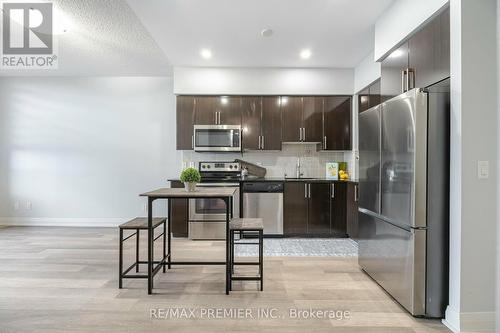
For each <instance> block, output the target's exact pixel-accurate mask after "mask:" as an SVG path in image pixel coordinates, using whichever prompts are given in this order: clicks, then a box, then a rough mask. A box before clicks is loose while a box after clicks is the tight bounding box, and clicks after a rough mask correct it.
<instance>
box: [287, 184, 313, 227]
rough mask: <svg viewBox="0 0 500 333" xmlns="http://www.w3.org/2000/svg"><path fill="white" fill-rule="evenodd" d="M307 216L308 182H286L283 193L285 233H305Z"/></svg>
mask: <svg viewBox="0 0 500 333" xmlns="http://www.w3.org/2000/svg"><path fill="white" fill-rule="evenodd" d="M307 217H308V214H307V183H304V182H286V183H285V190H284V193H283V219H284V221H283V232H284V234H285V235H305V234H306V233H307Z"/></svg>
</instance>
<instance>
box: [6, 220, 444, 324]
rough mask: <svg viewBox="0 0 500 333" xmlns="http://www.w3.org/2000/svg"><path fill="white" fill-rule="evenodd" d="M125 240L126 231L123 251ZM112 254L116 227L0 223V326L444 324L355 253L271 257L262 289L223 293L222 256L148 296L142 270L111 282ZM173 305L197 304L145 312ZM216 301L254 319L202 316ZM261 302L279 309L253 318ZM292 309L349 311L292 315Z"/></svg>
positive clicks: (207, 246)
mask: <svg viewBox="0 0 500 333" xmlns="http://www.w3.org/2000/svg"><path fill="white" fill-rule="evenodd" d="M158 231H159V229H158ZM173 243H174V244H173V255H174V258H175V259H176V260H178V259H191V258H200V257H201V258H203V259H206V260H211V259H223V258H224V243H222V242H200V241H198V242H193V241H188V240H184V239H174V241H173ZM142 245H145V241H143V244H142ZM158 245H159V244H158ZM132 247H133V241H132V242H130V243H129V244H128V246H127V247H126V249H127V250H126V252H128V253H129V255H128V256H127V258H129V260H130V259H131V258H132V252H133V248H132ZM142 248H145V247H144V246H142ZM142 255H143V256H144V255H145V252H144V251H143V253H142ZM117 256H118V230H117V229H108V228H48V227H45V228H44V227H9V228H0V332H1V333H4V332H47V333H48V332H50V333H55V332H287V333H289V332H308V331H309V332H314V333H319V332H342V333H348V332H352V333H354V332H356V333H357V332H360V333H363V332H366V333H368V332H369V333H377V332H380V333H382V332H384V333H385V332H405V333H410V332H415V333H423V332H449V331H448V330H447V329H446V328H445V327H444V326H443V325H442V324H441V323H440V321H437V320H422V319H415V318H413V317H411V316H410V315H408V314H407V313H406V312H405V311H404V310H403V309H402V308H401V307H400V306H399V305H398V304H397V303H396V302H394V301H393V300H392V299H391V298H390V297H389V296H388V295H387V294H386V293H385V292H384V291H383V290H382V289H381V288H380V287H379V286H378V285H377V284H375V282H373V281H372V280H371V279H370V278H369V277H368V276H367V275H365V274H364V273H363V272H362V271H361V270H360V269H359V268H358V266H357V263H356V259H355V258H354V259H353V258H345V259H344V258H324V257H323V258H320V257H318V258H315V257H301V258H298V257H268V258H265V264H264V267H265V283H264V291H263V292H259V291H257V284H256V283H254V282H246V283H244V284H243V285H242V284H241V283H235V284H234V291H233V292H232V294H231V295H229V296H226V295H225V293H224V290H225V289H224V267H223V266H192V267H191V266H189V267H187V266H183V267H174V268H173V269H172V270H171V271H167V274H162V273H158V275H157V277H156V278H155V294H154V295H151V296H148V295H147V291H146V281H145V280H125V281H124V287H125V288H124V289H121V290H119V289H118V284H117V266H118V257H117ZM144 258H145V257H144ZM170 308H171V309H175V308H187V309H194V310H195V311H196V313H195V314H196V317H195V318H194V319H183V318H179V319H168V318H167V319H151V318H150V311H151V309H165V310H166V311H168V309H170ZM219 308H220V309H226V310H227V309H250V311H252V313H251V314H252V315H254V319H251V318H248V319H238V318H226V319H207V316H208V315H207V313H205V316H204V317H202V316H201V311H202V309H205V310H204V311H208V310H207V309H213V310H214V311H215V310H216V309H219ZM258 309H273V310H272V311H273V312H272V313H273V314H279V316H278V318H275V319H264V318H260V319H259V318H256V317H257V315H256V314H257V312H256V311H257V310H258ZM290 309H313V310H332V311H349V315H350V316H349V318H348V319H343V320H337V319H300V320H299V319H294V318H290V316H289V311H290ZM292 311H293V310H292Z"/></svg>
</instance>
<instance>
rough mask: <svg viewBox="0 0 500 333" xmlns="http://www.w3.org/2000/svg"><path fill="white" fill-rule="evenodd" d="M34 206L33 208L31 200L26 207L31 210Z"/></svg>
mask: <svg viewBox="0 0 500 333" xmlns="http://www.w3.org/2000/svg"><path fill="white" fill-rule="evenodd" d="M32 208H33V204H32V203H31V201H26V209H27V210H31V209H32Z"/></svg>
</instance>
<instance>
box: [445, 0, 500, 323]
mask: <svg viewBox="0 0 500 333" xmlns="http://www.w3.org/2000/svg"><path fill="white" fill-rule="evenodd" d="M495 6H496V1H495V0H481V1H477V0H452V1H451V77H452V81H451V84H452V87H451V89H452V94H451V111H452V114H451V115H452V117H451V119H452V120H451V129H452V136H451V184H452V187H451V194H452V196H451V207H450V213H451V221H450V222H451V246H450V251H451V253H450V275H451V278H450V304H449V307H448V309H447V312H446V321H445V322H446V323H447V325H449V326H450V327H452V328H453V329H454V330H456V331H461V332H492V331H493V330H494V328H493V326H494V311H495V293H494V292H493V290H495V287H496V278H495V273H496V268H495V264H496V249H497V247H496V232H497V227H496V224H497V223H496V220H497V206H498V196H497V187H496V186H497V173H496V170H497V165H496V163H497V149H496V147H495V146H494V145H492V142H497V139H498V137H497V130H498V129H497V122H496V119H497V110H498V109H497V97H496V96H497V93H498V91H497V81H496V79H497V77H496V73H497V63H496V51H497V50H496V49H497V48H496V40H497V39H496V7H495ZM492 69H494V70H492ZM478 82H480V84H478ZM481 160H487V161H489V162H490V172H491V173H490V178H489V179H485V180H480V179H478V178H477V161H481Z"/></svg>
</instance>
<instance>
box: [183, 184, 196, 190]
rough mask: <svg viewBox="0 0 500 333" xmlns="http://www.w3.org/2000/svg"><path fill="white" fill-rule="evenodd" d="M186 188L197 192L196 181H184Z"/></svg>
mask: <svg viewBox="0 0 500 333" xmlns="http://www.w3.org/2000/svg"><path fill="white" fill-rule="evenodd" d="M184 188H185V189H186V191H187V192H196V183H188V182H185V183H184Z"/></svg>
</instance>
